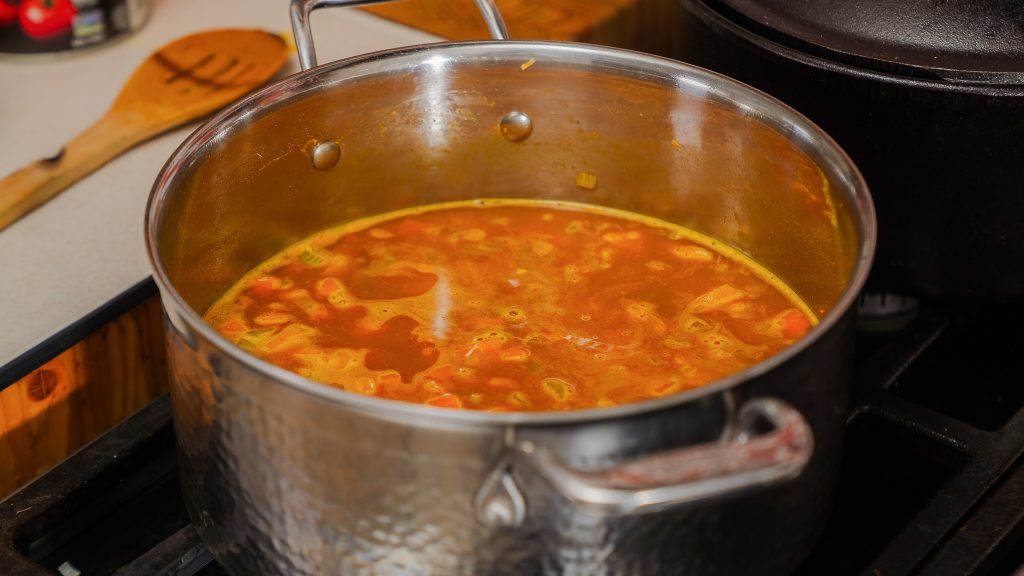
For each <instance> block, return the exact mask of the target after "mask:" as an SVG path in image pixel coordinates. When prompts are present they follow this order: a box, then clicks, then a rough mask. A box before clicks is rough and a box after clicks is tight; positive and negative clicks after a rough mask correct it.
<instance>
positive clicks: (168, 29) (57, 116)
mask: <svg viewBox="0 0 1024 576" xmlns="http://www.w3.org/2000/svg"><path fill="white" fill-rule="evenodd" d="M152 4H153V9H152V15H151V17H150V20H149V22H148V23H147V24H146V25H145V26H144V27H143V28H142V29H141V30H140V31H138V32H137V33H135V34H133V35H131V36H129V37H127V38H125V39H123V40H120V41H115V42H114V43H112V44H110V45H106V46H102V47H98V48H94V49H92V50H90V51H88V52H83V53H78V54H71V55H64V56H40V57H32V58H28V57H21V58H14V59H0V85H2V87H3V89H2V90H0V127H2V129H0V175H6V174H8V173H10V172H12V171H14V170H16V169H17V168H19V167H21V166H22V165H24V164H27V163H29V162H32V161H34V160H37V159H39V158H43V157H48V156H52V155H53V154H55V153H56V152H57V151H58V150H59V149H60V148H61V146H63V144H64V143H65V142H66V141H67V140H69V139H70V138H71V137H72V136H74V135H75V134H76V133H78V132H79V131H81V130H82V129H84V128H85V127H86V126H88V125H89V124H90V123H91V122H92V121H94V120H95V119H97V118H99V117H100V116H101V115H102V114H103V113H104V112H105V111H106V109H107V107H108V106H109V105H110V103H112V102H113V100H114V98H115V96H116V95H117V93H118V92H119V91H120V88H121V85H122V84H123V82H124V81H125V80H127V78H128V77H129V76H130V75H131V73H132V71H133V70H134V69H135V67H136V66H138V64H140V63H141V62H142V61H143V60H144V59H145V58H146V57H147V56H148V55H149V54H150V53H151V52H153V51H154V50H156V49H157V48H159V47H160V46H162V45H164V44H165V43H167V42H169V41H171V40H173V39H175V38H177V37H179V36H183V35H185V34H188V33H191V32H195V31H198V30H204V29H211V28H220V27H248V28H263V29H266V30H269V31H273V32H278V33H282V34H288V35H290V25H289V20H288V2H287V1H286V0H217V1H216V2H210V1H208V0H153V3H152ZM313 32H314V37H315V38H316V40H317V54H318V56H319V58H320V61H321V62H327V61H331V60H336V59H339V58H343V57H347V56H352V55H356V54H361V53H366V52H371V51H375V50H382V49H387V48H393V47H397V46H405V45H412V44H422V43H425V42H434V41H438V40H440V38H439V37H437V36H432V35H430V34H427V33H424V32H420V31H418V30H415V29H412V28H409V27H406V26H403V25H400V24H395V23H393V22H389V21H386V20H383V19H380V18H378V17H375V16H371V15H369V14H366V13H363V12H361V11H358V10H342V9H335V10H323V11H319V12H317V13H316V14H315V15H314V16H313ZM297 70H298V64H297V59H296V57H295V55H294V54H293V55H292V57H291V59H290V61H289V63H288V64H287V65H286V68H285V69H284V71H283V72H282V73H281V76H283V75H287V74H291V73H293V72H295V71H297ZM197 125H198V123H193V124H191V125H188V126H186V127H183V128H180V129H178V130H175V131H173V132H170V133H168V134H165V135H163V136H161V137H158V138H156V139H154V140H152V141H150V142H147V143H144V144H142V145H140V146H138V147H137V148H135V149H133V150H130V151H128V152H127V153H126V154H124V155H122V156H121V157H119V158H117V159H115V160H113V161H112V162H111V163H110V164H108V165H107V166H105V167H103V168H101V169H100V170H99V171H97V172H95V173H93V174H92V175H90V176H88V177H86V178H85V179H84V180H82V181H80V182H78V183H77V184H75V185H73V186H72V187H70V188H68V189H67V190H65V191H64V192H63V193H61V194H60V195H58V196H57V197H56V198H54V199H53V200H51V201H50V202H48V203H47V204H45V205H44V206H42V207H40V208H39V209H37V210H35V211H34V212H32V213H31V214H29V215H27V216H26V217H24V218H23V219H21V220H20V221H18V222H16V223H14V224H13V225H11V226H10V227H9V228H7V229H6V230H2V231H0V375H3V373H4V372H5V369H6V368H8V367H10V366H11V365H12V364H14V363H17V361H18V359H19V358H22V357H23V355H25V354H26V353H28V352H29V351H31V350H33V349H35V348H37V347H39V346H40V345H41V344H42V343H44V342H46V341H47V340H48V339H51V338H53V337H54V335H56V334H58V333H60V332H61V331H63V330H65V329H66V328H67V327H68V326H70V325H72V324H74V323H76V322H78V321H80V320H81V319H82V318H83V317H85V316H87V315H89V314H90V313H92V312H94V311H95V310H97V309H99V308H100V307H102V306H103V305H104V304H106V303H108V302H110V301H112V300H113V299H115V298H117V297H118V296H119V295H121V294H122V293H124V292H125V291H126V290H129V289H131V288H132V287H133V286H137V285H138V284H139V283H140V282H144V281H145V280H146V279H147V278H148V277H149V275H150V267H149V263H148V261H147V259H146V255H145V243H144V240H143V213H144V208H145V204H146V199H147V196H148V194H149V190H150V187H151V186H152V184H153V180H154V179H155V177H156V175H157V172H158V171H159V170H160V167H161V166H162V165H163V163H164V161H165V160H166V159H167V158H168V157H169V156H170V155H171V153H172V152H173V151H174V149H175V148H176V147H177V146H178V144H179V143H180V142H181V141H182V140H184V138H185V137H186V136H187V135H188V134H189V133H190V132H191V131H192V130H193V129H195V127H196V126H197ZM0 193H2V190H0ZM0 379H2V378H0Z"/></svg>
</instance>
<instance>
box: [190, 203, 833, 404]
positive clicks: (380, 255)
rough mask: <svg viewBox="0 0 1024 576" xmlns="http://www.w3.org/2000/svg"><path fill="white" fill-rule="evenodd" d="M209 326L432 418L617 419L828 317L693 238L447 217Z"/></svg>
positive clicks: (430, 212)
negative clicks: (423, 407)
mask: <svg viewBox="0 0 1024 576" xmlns="http://www.w3.org/2000/svg"><path fill="white" fill-rule="evenodd" d="M205 318H206V320H207V321H208V322H209V323H210V324H212V325H213V326H214V327H216V328H217V330H219V331H220V332H221V333H222V334H223V335H224V336H225V337H227V338H228V339H229V340H231V341H232V342H234V343H235V344H237V345H238V346H240V347H242V348H243V349H245V350H247V351H249V352H250V353H252V354H254V355H256V356H258V357H260V358H262V359H264V360H266V361H268V362H270V363H273V364H276V365H278V366H281V367H284V368H286V369H289V370H292V371H294V372H297V373H298V374H300V375H302V376H305V377H306V378H309V379H312V380H316V381H318V382H322V383H324V384H327V385H330V386H335V387H338V388H343V389H345V390H348V391H351V392H357V393H359V394H367V395H372V396H379V397H382V398H389V399H394V400H404V401H407V402H419V403H425V404H429V405H432V406H440V407H448V408H466V409H478V410H489V411H550V410H572V409H582V408H594V407H609V406H615V405H618V404H623V403H627V402H637V401H640V400H646V399H650V398H656V397H659V396H665V395H667V394H674V393H677V392H680V391H683V390H687V389H691V388H695V387H698V386H702V385H704V384H707V383H709V382H712V381H714V380H716V379H718V378H721V377H723V376H726V375H728V374H731V373H733V372H737V371H739V370H742V369H744V368H746V367H748V366H751V365H753V364H756V363H758V362H760V361H762V360H764V359H765V358H767V357H768V356H771V355H772V354H774V353H776V352H778V351H779V350H781V349H782V348H784V347H786V346H787V345H789V344H791V343H793V342H794V341H795V340H796V339H798V338H800V337H801V336H802V335H803V334H804V333H805V332H807V330H808V329H809V328H810V327H811V326H812V325H813V324H815V323H816V322H817V319H816V317H815V316H814V314H813V313H812V312H811V311H810V310H809V309H808V308H807V306H806V305H805V304H804V303H802V302H801V301H800V300H799V299H798V298H797V297H796V295H795V294H794V293H793V291H792V290H790V289H789V288H788V287H786V286H785V285H784V284H783V283H782V282H781V281H780V280H778V279H777V278H776V277H774V276H773V275H772V274H770V273H769V272H768V271H766V270H765V269H763V268H761V267H759V266H758V265H757V264H756V263H754V262H753V261H751V260H750V259H749V258H747V257H745V256H743V255H741V254H740V253H738V252H737V251H735V250H734V249H731V248H729V247H727V246H724V245H722V244H721V243H720V242H717V241H715V240H712V239H711V238H708V237H706V236H703V235H700V234H698V233H696V232H694V231H692V230H689V229H685V228H681V227H679V226H674V225H671V224H668V223H666V222H663V221H660V220H656V219H652V218H646V217H642V216H639V215H636V214H632V213H629V212H622V211H616V210H610V209H605V208H595V207H588V206H586V205H582V204H573V203H564V202H542V201H529V202H525V201H513V200H489V201H481V200H477V201H468V202H457V203H448V204H437V205H432V206H425V207H419V208H416V209H410V210H403V211H400V212H392V213H388V214H383V215H378V216H375V217H372V218H367V219H362V220H357V221H353V222H349V223H347V224H344V225H342V226H339V227H336V228H332V229H329V230H325V231H323V232H320V233H318V234H315V235H313V236H311V237H308V238H306V239H304V240H302V241H300V242H298V243H296V244H293V245H291V246H289V247H288V248H286V249H285V250H283V251H281V252H280V253H278V254H277V255H275V256H274V257H272V258H271V259H269V260H267V261H266V262H264V263H263V264H261V265H259V266H258V267H256V268H255V269H253V270H252V271H251V272H249V273H248V274H246V275H245V276H244V277H243V278H242V279H241V280H239V281H238V282H237V283H236V284H235V285H234V286H232V287H231V288H230V289H229V290H227V292H225V294H224V295H223V296H222V297H221V298H220V299H219V300H218V301H217V302H216V303H214V304H213V306H211V307H210V309H209V310H208V311H207V312H206V315H205Z"/></svg>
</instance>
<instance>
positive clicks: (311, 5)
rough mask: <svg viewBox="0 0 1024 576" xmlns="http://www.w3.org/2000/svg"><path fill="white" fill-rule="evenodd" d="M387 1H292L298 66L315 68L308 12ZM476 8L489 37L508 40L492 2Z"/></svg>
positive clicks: (482, 1)
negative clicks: (485, 23)
mask: <svg viewBox="0 0 1024 576" xmlns="http://www.w3.org/2000/svg"><path fill="white" fill-rule="evenodd" d="M389 1H391V0H292V4H291V18H292V34H293V35H294V36H295V46H296V48H297V49H298V51H299V64H300V65H301V66H302V69H303V70H309V69H310V68H312V67H314V66H316V48H315V47H314V46H313V32H312V30H310V27H309V14H310V12H312V11H313V10H317V9H320V8H333V7H341V6H363V5H367V4H383V3H384V2H389ZM476 6H477V8H478V9H479V10H480V14H481V15H482V16H483V17H484V21H485V22H487V29H488V30H489V31H490V33H491V37H492V38H494V39H495V40H508V30H507V29H506V28H505V20H504V19H503V18H502V17H501V13H500V12H498V7H497V6H496V5H495V3H494V0H476Z"/></svg>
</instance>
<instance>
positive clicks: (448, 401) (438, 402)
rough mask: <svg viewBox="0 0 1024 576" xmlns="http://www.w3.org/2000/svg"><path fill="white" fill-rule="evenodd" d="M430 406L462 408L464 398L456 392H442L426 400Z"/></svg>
mask: <svg viewBox="0 0 1024 576" xmlns="http://www.w3.org/2000/svg"><path fill="white" fill-rule="evenodd" d="M426 404H428V405H430V406H436V407H438V408H462V400H460V399H459V397H458V396H456V395H455V394H442V395H440V396H435V397H433V398H431V399H429V400H427V401H426Z"/></svg>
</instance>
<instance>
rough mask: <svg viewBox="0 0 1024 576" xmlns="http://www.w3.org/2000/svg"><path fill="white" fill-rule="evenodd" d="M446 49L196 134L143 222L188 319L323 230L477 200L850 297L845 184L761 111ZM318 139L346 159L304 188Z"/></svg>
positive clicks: (815, 299)
mask: <svg viewBox="0 0 1024 576" xmlns="http://www.w3.org/2000/svg"><path fill="white" fill-rule="evenodd" d="M459 50H460V48H458V47H440V48H439V47H433V48H429V49H425V50H424V49H421V50H414V51H410V52H404V53H399V54H398V55H397V56H389V57H387V58H380V57H376V58H373V57H371V58H368V59H364V60H361V61H358V62H355V63H349V64H347V65H345V66H338V65H332V66H328V67H325V68H323V69H319V70H317V71H315V72H314V73H313V74H310V75H300V76H298V77H292V78H291V79H288V80H286V81H284V82H282V83H279V84H278V85H276V86H275V87H273V88H272V89H270V90H267V91H264V92H263V93H261V94H260V95H259V96H258V97H256V99H255V100H250V102H249V104H247V105H246V106H244V107H242V108H238V109H236V110H235V111H234V112H233V113H232V114H231V115H230V116H228V117H227V118H225V119H224V121H223V122H221V123H219V124H218V125H216V126H207V127H205V128H204V129H201V132H203V130H205V136H202V135H201V137H199V138H197V139H195V141H194V142H193V144H192V146H193V150H194V153H193V154H191V155H189V156H188V159H187V161H183V162H182V163H181V165H180V167H179V169H178V170H176V171H172V173H170V174H169V175H167V176H165V180H166V179H167V178H169V179H170V180H169V182H166V185H165V189H166V190H167V192H166V195H165V196H164V197H163V199H162V208H160V209H159V210H158V213H159V215H158V218H157V221H156V226H157V236H156V241H157V245H158V249H159V253H160V259H161V264H162V266H163V267H164V269H165V271H166V273H167V275H168V276H169V278H170V280H171V283H172V284H173V285H174V286H175V287H176V288H177V290H178V291H179V292H180V294H181V295H182V296H183V297H184V298H185V300H186V301H187V303H188V304H189V305H190V306H191V307H192V308H194V309H195V310H196V311H199V312H202V311H204V310H205V309H206V308H207V307H208V306H209V305H210V304H211V303H212V301H213V300H214V299H215V298H216V297H217V296H218V295H219V294H220V293H221V292H222V291H223V290H224V289H225V288H227V287H228V286H229V285H230V284H231V283H233V282H234V281H235V280H237V279H238V278H239V277H240V276H241V275H242V274H243V273H244V272H246V271H247V270H248V269H250V268H251V267H253V266H254V265H256V264H258V263H259V262H261V261H262V260H264V259H266V258H267V257H269V256H271V255H272V254H274V253H275V252H277V251H278V250H280V249H281V248H283V247H284V246H286V245H288V244H290V243H292V242H295V241H297V240H299V239H300V238H302V237H304V236H307V235H309V234H311V233H313V232H316V231H318V230H321V229H323V228H326V227H329V226H332V225H336V224H339V223H342V222H344V221H347V220H351V219H354V218H359V217H361V216H365V215H369V214H375V213H380V212H384V211H388V210H394V209H398V208H404V207H408V206H415V205H421V204H430V203H435V202H440V201H447V200H457V199H468V198H489V197H497V198H545V199H557V200H568V201H575V202H586V203H593V204H599V205H604V206H610V207H615V208H621V209H625V210H630V211H634V212H639V213H643V214H648V215H653V216H657V217H659V218H662V219H664V220H668V221H671V222H676V223H681V224H684V225H686V226H689V227H691V228H694V229H696V230H698V231H701V232H704V233H705V234H708V235H710V236H713V237H715V238H718V239H720V240H723V241H725V242H727V243H729V244H731V245H733V246H735V247H738V248H740V249H741V250H743V251H744V252H746V253H747V254H749V255H750V256H752V257H753V258H755V259H756V260H758V261H759V262H761V263H762V264H764V265H765V266H766V267H767V268H769V269H770V270H771V271H773V272H774V273H776V274H778V275H779V276H780V277H782V278H783V279H784V280H785V281H786V282H788V283H789V284H790V286H791V287H793V288H794V289H795V290H796V291H797V292H798V293H799V294H800V295H801V296H802V297H803V298H804V299H805V300H806V301H807V302H808V303H809V304H810V305H811V306H812V308H813V309H814V310H815V311H817V312H818V313H819V314H823V313H825V312H826V311H828V310H829V309H830V308H831V307H832V306H833V305H834V304H835V303H836V301H837V300H838V298H839V297H840V295H841V293H842V291H843V290H844V288H845V287H846V286H847V284H848V283H849V281H850V279H851V276H852V274H853V271H854V268H855V265H856V263H857V260H858V257H859V256H860V253H859V250H860V249H861V246H860V245H861V243H862V240H861V230H862V228H863V223H862V222H861V221H860V220H858V218H857V215H856V214H857V213H856V211H855V207H854V202H855V201H854V199H853V198H854V196H853V189H854V188H855V183H854V182H853V178H854V176H852V175H851V174H849V173H848V172H846V171H845V168H843V166H842V165H841V164H840V162H839V161H838V160H837V159H836V158H837V157H836V156H829V155H827V154H823V153H821V152H820V151H819V150H820V149H821V148H822V144H821V142H820V141H818V140H817V137H816V136H815V135H814V134H813V133H809V132H808V131H807V130H805V129H803V128H801V127H799V126H797V125H795V124H793V123H791V122H788V121H781V120H778V119H777V118H776V116H775V115H774V114H773V109H772V108H771V106H774V104H773V103H771V102H770V101H768V100H767V99H764V100H759V99H755V100H754V101H750V99H749V98H747V101H745V102H740V101H739V96H738V95H737V94H738V93H737V92H736V90H737V87H736V86H732V85H731V84H728V83H723V82H720V81H719V79H717V78H716V77H714V76H712V75H710V74H705V73H704V72H702V71H697V72H694V73H692V75H689V74H688V75H684V74H683V72H685V71H686V69H685V68H683V67H681V66H679V65H675V64H672V63H666V62H665V61H661V62H662V66H663V68H664V69H665V70H674V71H675V72H674V73H671V74H670V73H668V72H665V71H664V70H661V71H659V70H650V71H649V72H645V73H643V74H638V73H636V72H635V71H629V70H627V69H626V67H625V66H624V65H623V64H622V63H621V62H617V61H615V59H611V60H608V61H604V60H601V59H599V58H594V59H590V60H588V61H587V62H585V63H583V64H581V63H579V62H576V61H572V62H564V63H562V64H558V63H555V62H554V61H552V60H551V59H545V58H543V57H541V56H537V61H536V62H535V63H534V64H533V65H532V66H529V67H528V68H526V69H525V70H524V69H522V68H521V65H522V64H524V63H525V62H527V61H528V60H529V59H530V58H531V57H532V56H531V51H530V48H529V45H519V46H518V47H516V45H515V44H514V43H510V44H509V45H508V46H506V47H505V48H503V49H501V50H494V51H493V52H494V53H492V54H491V55H489V56H488V57H486V58H484V57H481V58H465V57H459V56H460V53H459ZM466 50H468V49H466ZM566 50H568V48H566ZM624 58H625V57H624ZM681 71H682V72H681ZM722 85H724V86H725V87H724V88H723V87H722ZM513 110H518V111H521V112H524V113H526V114H527V115H529V116H530V118H531V119H532V120H533V133H532V135H531V136H530V137H529V138H527V139H526V140H525V141H523V142H519V143H513V142H510V141H508V140H506V139H505V138H504V137H503V136H502V135H501V133H500V130H499V128H498V126H499V121H500V120H501V118H502V117H503V116H504V115H505V114H506V113H508V112H510V111H513ZM325 140H333V141H336V142H338V143H339V145H340V147H341V159H340V161H339V162H338V164H337V165H336V166H335V167H334V168H333V169H330V170H327V171H319V170H316V169H314V168H313V166H312V164H311V161H310V151H311V148H312V146H313V144H314V143H315V142H320V141H325ZM179 156H183V155H182V154H181V153H180V152H179ZM172 163H173V161H172ZM580 172H587V173H590V174H594V175H596V176H597V178H598V184H597V187H596V189H594V190H589V189H585V188H581V187H578V186H577V185H576V183H575V182H576V177H577V174H579V173H580Z"/></svg>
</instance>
